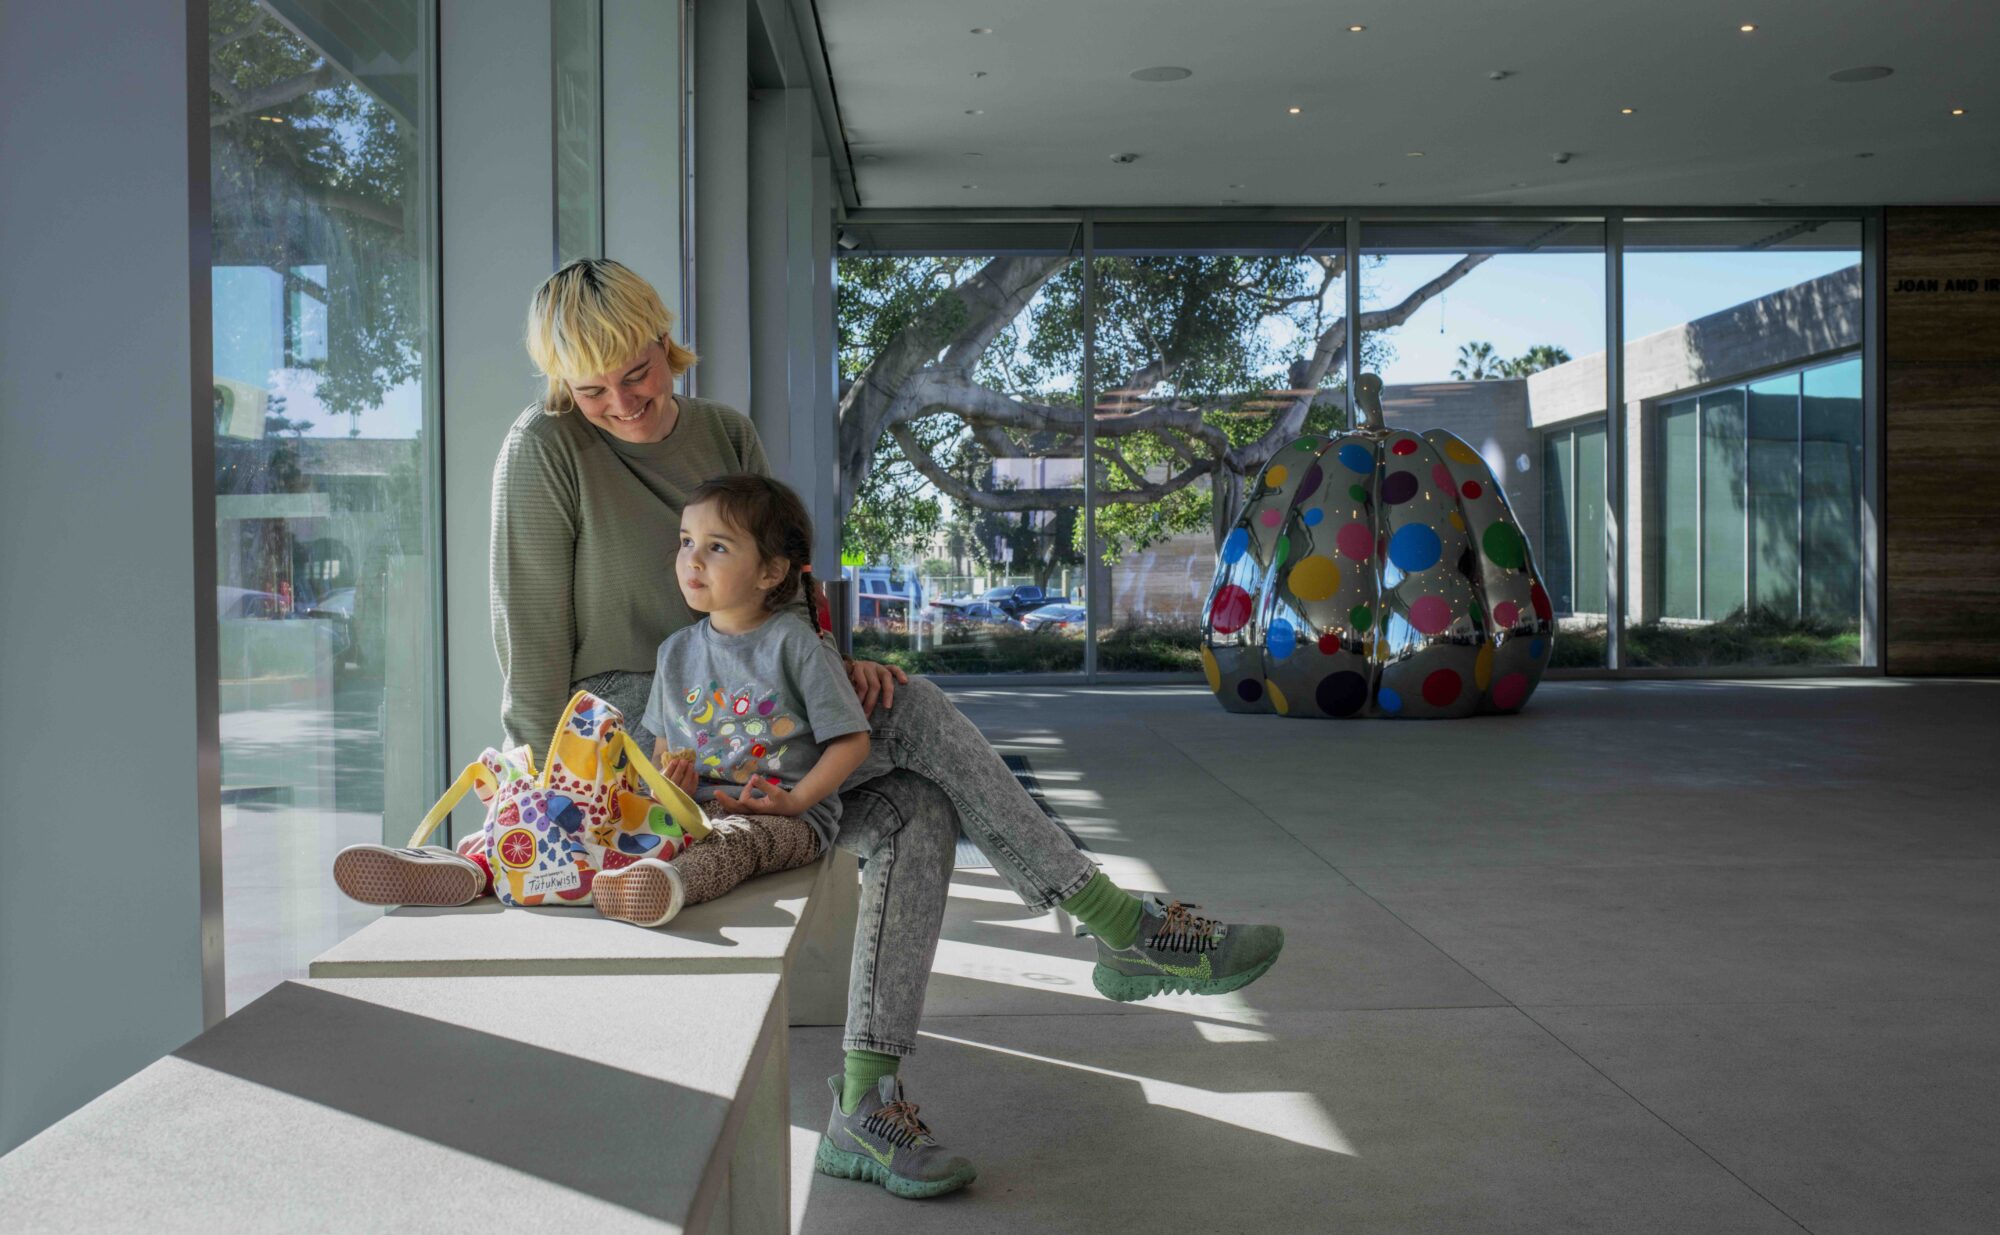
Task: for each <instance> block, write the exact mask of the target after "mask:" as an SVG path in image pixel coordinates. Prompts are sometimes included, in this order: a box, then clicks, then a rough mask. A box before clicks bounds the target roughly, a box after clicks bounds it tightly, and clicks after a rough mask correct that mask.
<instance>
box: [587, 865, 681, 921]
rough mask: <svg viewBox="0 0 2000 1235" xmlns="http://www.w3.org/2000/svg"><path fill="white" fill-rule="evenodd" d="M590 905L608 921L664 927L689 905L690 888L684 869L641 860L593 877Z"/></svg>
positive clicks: (599, 872)
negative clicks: (614, 920) (682, 870)
mask: <svg viewBox="0 0 2000 1235" xmlns="http://www.w3.org/2000/svg"><path fill="white" fill-rule="evenodd" d="M590 903H591V904H593V905H595V906H597V912H599V913H601V914H603V915H604V916H605V917H607V918H615V919H616V920H618V921H620V922H630V923H631V924H632V925H634V926H660V925H662V924H664V923H666V922H670V921H672V920H673V916H674V915H675V914H677V913H679V912H680V911H681V906H682V905H684V904H686V903H687V885H686V883H684V882H683V881H682V879H681V872H680V868H679V867H677V866H675V865H674V864H673V863H672V862H662V861H660V860H659V859H658V858H640V859H639V860H638V861H637V862H634V863H632V865H630V866H622V867H620V868H618V869H617V870H606V871H598V872H597V874H595V875H593V876H592V877H591V880H590Z"/></svg>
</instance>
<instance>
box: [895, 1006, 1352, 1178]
mask: <svg viewBox="0 0 2000 1235" xmlns="http://www.w3.org/2000/svg"><path fill="white" fill-rule="evenodd" d="M919 1034H920V1036H922V1037H926V1038H935V1039H937V1040H938V1041H940V1042H950V1043H952V1044H953V1045H956V1046H967V1047H971V1048H973V1049H975V1050H982V1051H995V1052H998V1053H999V1054H1002V1055H1012V1056H1014V1057H1015V1058H1017V1059H1027V1060H1031V1061H1033V1062H1035V1063H1044V1064H1049V1065H1050V1066H1052V1067H1057V1068H1071V1069H1074V1070H1076V1071H1079V1072H1090V1073H1094V1074H1096V1075H1098V1076H1108V1077H1111V1078H1112V1079H1114V1080H1121V1081H1131V1082H1132V1083H1133V1084H1136V1085H1137V1086H1139V1091H1140V1092H1141V1093H1142V1094H1144V1095H1145V1097H1146V1101H1147V1103H1148V1104H1150V1105H1152V1106H1158V1107H1165V1108H1166V1109H1168V1110H1174V1111H1185V1112H1186V1113H1188V1114H1190V1115H1199V1116H1201V1117H1202V1118H1204V1119H1212V1120H1215V1121H1216V1122H1217V1123H1224V1124H1228V1125H1230V1126H1231V1127H1236V1128H1242V1129H1244V1130H1246V1131H1250V1132H1257V1133H1261V1134H1263V1135H1265V1136H1275V1137H1277V1138H1279V1139H1280V1140H1286V1141H1290V1142H1291V1143H1292V1144H1294V1145H1304V1146H1306V1147H1307V1148H1308V1149H1318V1150H1323V1151H1325V1152H1327V1153H1335V1154H1342V1155H1344V1156H1346V1157H1350V1158H1356V1157H1359V1156H1360V1155H1359V1154H1358V1153H1356V1152H1355V1149H1354V1146H1353V1144H1352V1143H1350V1142H1349V1141H1348V1139H1347V1137H1346V1136H1344V1135H1342V1133H1341V1131H1340V1128H1339V1126H1338V1125H1336V1124H1335V1123H1334V1121H1333V1118H1332V1116H1330V1115H1328V1114H1327V1113H1326V1108H1325V1107H1324V1106H1323V1105H1321V1103H1320V1100H1319V1098H1318V1097H1317V1096H1315V1095H1313V1094H1310V1093H1304V1092H1302V1091H1299V1090H1265V1091H1262V1092H1257V1093H1229V1092H1218V1091H1216V1090H1211V1089H1200V1088H1197V1087H1195V1086H1193V1085H1183V1084H1181V1083H1179V1082H1178V1081H1159V1080H1154V1079H1152V1078H1151V1077H1145V1076H1134V1075H1132V1074H1131V1073H1129V1072H1113V1071H1112V1070H1111V1069H1109V1068H1099V1067H1094V1066H1092V1065H1090V1064H1082V1063H1071V1062H1069V1061H1068V1060H1063V1059H1051V1058H1049V1057H1048V1056H1046V1055H1033V1054H1030V1053H1028V1052H1027V1051H1017V1050H1013V1049H1011V1048H1009V1047H1005V1046H993V1045H991V1044H989V1043H985V1042H973V1041H970V1040H968V1039H965V1038H953V1037H949V1036H947V1035H945V1034H941V1033H932V1032H930V1031H929V1030H920V1031H919Z"/></svg>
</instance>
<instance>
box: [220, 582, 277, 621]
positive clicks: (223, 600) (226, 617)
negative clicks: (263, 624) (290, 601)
mask: <svg viewBox="0 0 2000 1235" xmlns="http://www.w3.org/2000/svg"><path fill="white" fill-rule="evenodd" d="M215 616H216V617H217V618H218V619H220V620H222V621H225V622H227V621H230V620H232V619H237V618H252V619H256V620H259V621H269V620H271V619H274V618H282V617H288V616H290V615H289V614H288V613H287V612H286V611H285V598H284V597H282V596H280V595H278V594H277V593H276V592H256V591H252V590H250V589H249V588H240V587H229V586H228V585H226V584H225V585H223V586H221V587H218V588H216V589H215Z"/></svg>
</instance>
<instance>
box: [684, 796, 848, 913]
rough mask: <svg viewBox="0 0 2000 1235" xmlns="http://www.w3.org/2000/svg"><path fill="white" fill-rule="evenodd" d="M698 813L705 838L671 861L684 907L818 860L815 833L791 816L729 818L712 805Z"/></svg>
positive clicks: (717, 806) (706, 805) (816, 835)
mask: <svg viewBox="0 0 2000 1235" xmlns="http://www.w3.org/2000/svg"><path fill="white" fill-rule="evenodd" d="M702 810H703V812H704V813H705V814H707V815H708V817H709V827H710V828H711V829H712V830H711V831H710V832H709V834H708V835H707V836H705V837H703V838H702V839H701V840H698V841H696V842H695V843H694V844H692V845H689V846H688V847H687V850H686V851H685V852H683V853H681V854H679V855H678V856H676V857H675V858H674V865H675V866H677V867H679V868H680V872H681V881H682V883H684V884H685V885H686V887H687V903H688V904H690V905H699V904H701V903H702V902H703V901H712V900H714V899H715V898H716V897H718V896H721V895H722V894H723V893H725V892H728V891H729V890H730V889H731V888H734V887H735V886H736V885H737V884H740V883H742V882H743V881H744V880H746V879H755V878H756V877H757V876H759V875H771V874H776V873H777V872H778V871H788V870H791V869H792V868H793V867H795V866H804V865H805V864H806V863H808V862H810V861H812V860H813V859H814V858H817V857H818V856H819V834H818V833H817V832H814V831H813V829H812V825H811V824H808V823H807V822H806V821H805V820H803V819H799V818H796V817H794V816H791V815H732V814H730V813H729V812H728V811H726V810H724V809H723V808H722V807H721V806H719V805H718V804H716V803H714V802H709V803H705V804H704V805H703V806H702Z"/></svg>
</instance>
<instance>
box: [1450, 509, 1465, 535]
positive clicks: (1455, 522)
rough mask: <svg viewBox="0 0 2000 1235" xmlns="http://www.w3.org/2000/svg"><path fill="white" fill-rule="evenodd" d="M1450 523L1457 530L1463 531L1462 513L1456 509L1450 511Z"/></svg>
mask: <svg viewBox="0 0 2000 1235" xmlns="http://www.w3.org/2000/svg"><path fill="white" fill-rule="evenodd" d="M1451 525H1452V526H1453V527H1455V528H1457V529H1458V530H1459V531H1461V532H1462V531H1464V530H1465V516H1464V515H1462V514H1459V513H1458V512H1457V511H1455V510H1454V511H1452V512H1451Z"/></svg>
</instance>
